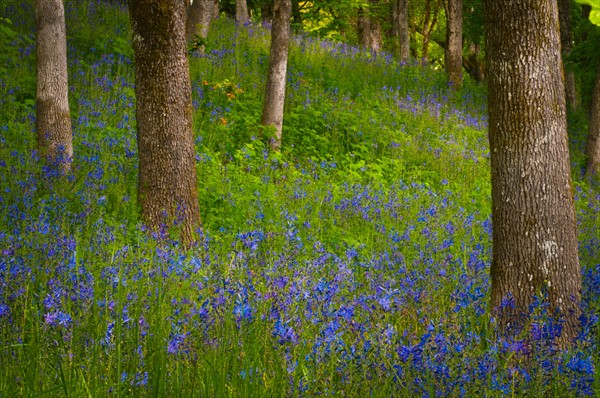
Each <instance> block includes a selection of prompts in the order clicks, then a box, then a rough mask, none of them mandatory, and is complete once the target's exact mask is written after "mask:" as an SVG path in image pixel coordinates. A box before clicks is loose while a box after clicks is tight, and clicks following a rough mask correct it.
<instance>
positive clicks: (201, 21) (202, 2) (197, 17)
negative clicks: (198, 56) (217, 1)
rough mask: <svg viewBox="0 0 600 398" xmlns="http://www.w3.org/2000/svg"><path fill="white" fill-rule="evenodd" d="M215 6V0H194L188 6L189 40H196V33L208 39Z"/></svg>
mask: <svg viewBox="0 0 600 398" xmlns="http://www.w3.org/2000/svg"><path fill="white" fill-rule="evenodd" d="M213 8H214V2H213V0H194V2H193V3H192V5H190V6H189V7H188V10H187V18H186V25H185V31H186V37H187V41H188V42H190V41H192V40H194V37H195V36H196V35H198V37H200V39H202V40H206V38H207V37H208V30H209V28H210V22H211V20H212V18H213V13H214V10H213Z"/></svg>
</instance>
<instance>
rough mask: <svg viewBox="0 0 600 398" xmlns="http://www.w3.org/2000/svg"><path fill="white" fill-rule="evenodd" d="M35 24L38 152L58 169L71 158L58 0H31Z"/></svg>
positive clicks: (63, 38)
mask: <svg viewBox="0 0 600 398" xmlns="http://www.w3.org/2000/svg"><path fill="white" fill-rule="evenodd" d="M35 15H36V26H37V93H36V131H37V146H38V150H39V152H40V153H41V154H42V155H43V156H44V157H46V158H47V159H48V160H49V161H50V162H51V163H52V164H53V165H56V166H58V167H59V168H60V169H61V170H62V172H68V171H69V170H70V168H71V160H72V158H73V141H72V140H73V138H72V137H73V133H72V131H71V115H70V112H69V84H68V78H67V39H66V30H65V12H64V7H63V2H62V0H37V1H36V2H35Z"/></svg>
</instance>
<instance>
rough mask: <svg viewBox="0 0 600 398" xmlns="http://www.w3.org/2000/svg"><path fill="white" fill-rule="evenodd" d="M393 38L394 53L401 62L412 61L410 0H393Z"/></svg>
mask: <svg viewBox="0 0 600 398" xmlns="http://www.w3.org/2000/svg"><path fill="white" fill-rule="evenodd" d="M392 36H393V37H394V52H395V53H396V56H397V57H398V60H400V62H408V61H409V59H410V37H409V35H408V0H392Z"/></svg>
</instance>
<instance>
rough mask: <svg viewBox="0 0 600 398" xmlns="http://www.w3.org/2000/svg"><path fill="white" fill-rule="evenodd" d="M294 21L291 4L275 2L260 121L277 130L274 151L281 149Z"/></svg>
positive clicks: (288, 1) (276, 0)
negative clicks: (291, 30) (291, 27)
mask: <svg viewBox="0 0 600 398" xmlns="http://www.w3.org/2000/svg"><path fill="white" fill-rule="evenodd" d="M291 19H292V2H291V0H275V6H274V10H273V26H272V27H271V52H270V54H269V70H268V74H267V85H266V89H265V103H264V106H263V113H262V120H261V123H262V125H264V126H274V127H275V138H273V139H272V140H271V142H270V145H271V149H272V150H273V151H279V150H280V149H281V131H282V126H283V106H284V104H285V81H286V74H287V61H288V47H289V42H290V23H291Z"/></svg>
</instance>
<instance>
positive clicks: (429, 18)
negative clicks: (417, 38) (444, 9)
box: [421, 0, 441, 65]
mask: <svg viewBox="0 0 600 398" xmlns="http://www.w3.org/2000/svg"><path fill="white" fill-rule="evenodd" d="M431 1H434V2H435V3H434V8H433V15H432V10H431ZM440 1H441V0H426V1H425V18H424V19H423V47H422V48H423V51H422V53H421V63H422V64H423V65H425V64H427V62H428V59H429V40H430V39H431V34H432V33H433V30H434V29H435V25H436V24H437V17H438V14H439V9H440Z"/></svg>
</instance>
